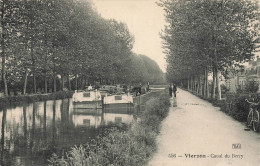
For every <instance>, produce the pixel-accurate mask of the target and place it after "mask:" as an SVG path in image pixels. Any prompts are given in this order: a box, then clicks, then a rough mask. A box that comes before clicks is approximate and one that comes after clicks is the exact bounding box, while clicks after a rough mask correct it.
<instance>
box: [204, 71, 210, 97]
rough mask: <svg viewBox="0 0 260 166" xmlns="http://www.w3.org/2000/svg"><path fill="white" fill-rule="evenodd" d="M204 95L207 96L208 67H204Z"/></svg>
mask: <svg viewBox="0 0 260 166" xmlns="http://www.w3.org/2000/svg"><path fill="white" fill-rule="evenodd" d="M204 81H205V82H204V97H206V98H209V85H208V67H206V69H205V78H204Z"/></svg>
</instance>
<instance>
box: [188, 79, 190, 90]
mask: <svg viewBox="0 0 260 166" xmlns="http://www.w3.org/2000/svg"><path fill="white" fill-rule="evenodd" d="M188 90H190V79H188Z"/></svg>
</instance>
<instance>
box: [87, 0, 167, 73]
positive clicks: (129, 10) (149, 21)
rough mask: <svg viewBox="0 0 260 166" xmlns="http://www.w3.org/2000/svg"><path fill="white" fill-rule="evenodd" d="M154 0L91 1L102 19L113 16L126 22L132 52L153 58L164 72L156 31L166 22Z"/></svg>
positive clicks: (160, 29)
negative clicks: (132, 42)
mask: <svg viewBox="0 0 260 166" xmlns="http://www.w3.org/2000/svg"><path fill="white" fill-rule="evenodd" d="M156 1H158V0H92V2H93V3H94V7H95V8H96V10H97V11H98V13H100V14H101V16H102V17H103V18H107V19H110V18H114V19H115V20H118V21H121V22H124V23H126V24H127V26H128V28H129V31H130V33H131V34H132V35H133V36H134V38H135V43H134V47H133V52H134V53H137V54H143V55H146V56H148V57H150V58H151V59H153V60H154V61H155V62H157V64H158V65H159V67H160V68H161V69H162V71H163V72H165V71H166V61H165V55H164V53H163V49H162V39H161V38H160V35H159V33H160V32H161V31H162V30H163V28H164V25H165V24H166V22H165V18H164V11H163V9H162V8H161V7H159V6H158V5H157V4H156V3H155V2H156Z"/></svg>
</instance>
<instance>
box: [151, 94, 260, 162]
mask: <svg viewBox="0 0 260 166" xmlns="http://www.w3.org/2000/svg"><path fill="white" fill-rule="evenodd" d="M218 109H219V108H217V107H214V106H212V105H211V104H210V103H208V102H206V101H204V100H201V99H200V98H198V97H196V96H194V95H192V94H190V93H188V92H186V91H183V90H179V93H178V94H177V107H171V108H170V112H169V115H168V117H167V118H166V119H165V120H164V121H163V124H162V129H161V133H160V135H159V136H158V139H157V143H158V152H157V153H156V154H155V155H154V157H153V158H152V159H151V161H150V162H149V164H148V165H149V166H230V165H232V166H260V134H259V133H255V132H253V131H245V130H244V128H245V126H244V125H243V124H242V123H240V122H237V121H235V120H233V119H232V118H231V117H229V116H227V115H225V114H224V113H222V112H221V111H218ZM233 144H236V145H238V146H239V144H240V145H241V149H239V148H238V149H233V148H232V145H233ZM175 155H176V157H175ZM226 155H229V157H228V156H226ZM216 157H218V158H216Z"/></svg>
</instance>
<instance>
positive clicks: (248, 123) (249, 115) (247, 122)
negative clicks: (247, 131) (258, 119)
mask: <svg viewBox="0 0 260 166" xmlns="http://www.w3.org/2000/svg"><path fill="white" fill-rule="evenodd" d="M252 121H253V109H252V108H250V109H249V113H248V116H247V121H246V125H247V127H251V126H252Z"/></svg>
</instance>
